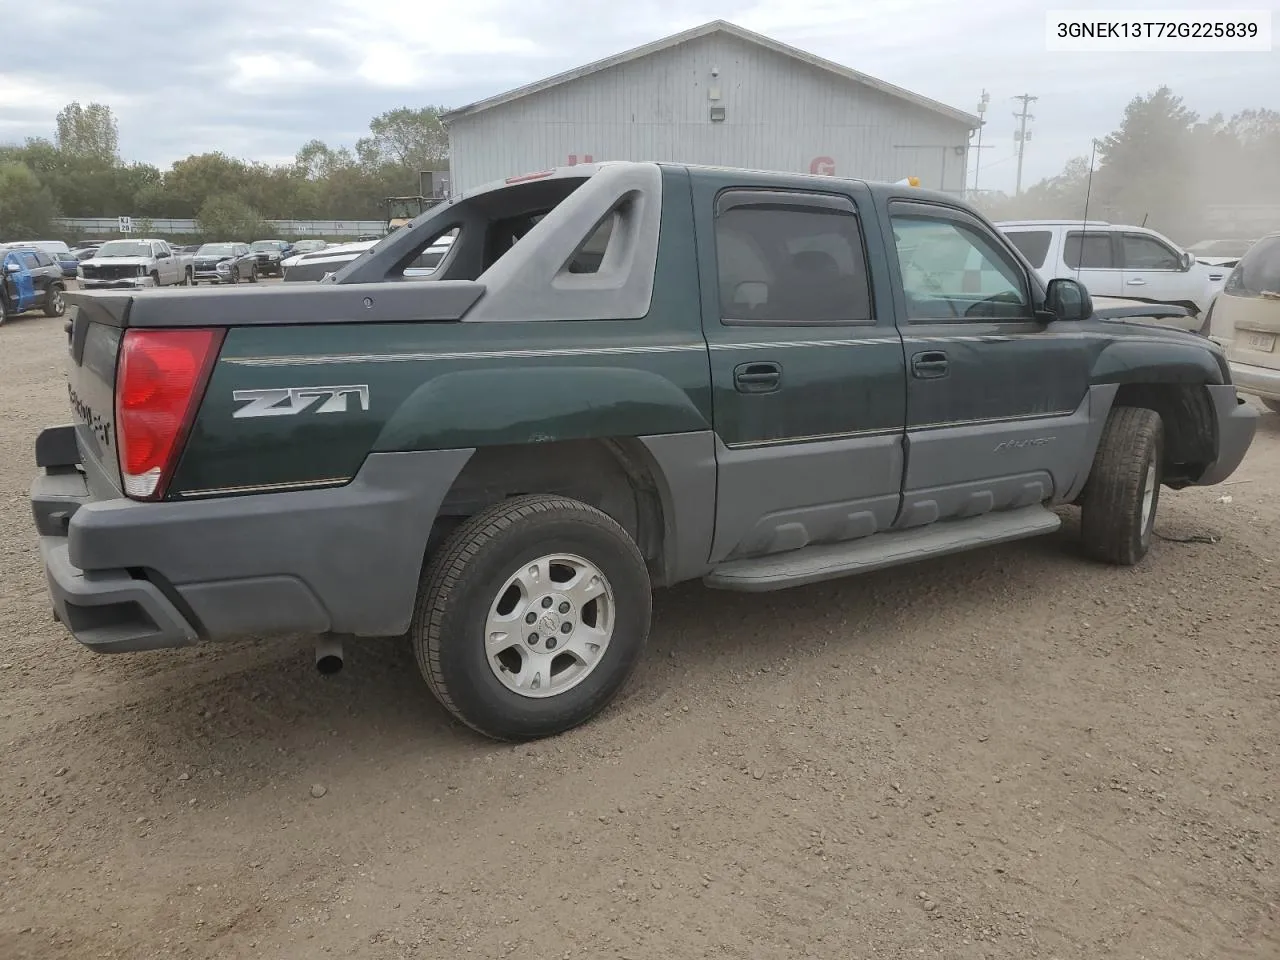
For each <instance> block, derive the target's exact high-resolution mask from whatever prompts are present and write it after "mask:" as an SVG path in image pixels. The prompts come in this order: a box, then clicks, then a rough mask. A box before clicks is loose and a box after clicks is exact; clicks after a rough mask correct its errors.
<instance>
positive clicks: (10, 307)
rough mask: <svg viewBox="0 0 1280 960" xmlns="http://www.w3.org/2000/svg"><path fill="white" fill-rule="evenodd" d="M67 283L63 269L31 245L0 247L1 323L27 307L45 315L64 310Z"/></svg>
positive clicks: (52, 314)
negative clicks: (63, 275) (40, 310)
mask: <svg viewBox="0 0 1280 960" xmlns="http://www.w3.org/2000/svg"><path fill="white" fill-rule="evenodd" d="M65 293H66V283H65V281H64V280H63V277H62V268H61V267H59V266H58V265H57V263H55V262H54V260H53V258H52V257H51V256H50V255H49V254H47V253H45V252H44V251H43V250H37V249H36V248H34V247H9V246H6V247H4V248H2V249H0V324H2V323H4V322H5V320H7V319H8V318H9V317H12V316H15V315H17V314H19V313H25V312H26V311H28V310H35V309H37V308H40V309H43V310H44V313H45V316H47V317H60V316H62V315H63V313H65V312H66V298H65V296H64V295H65Z"/></svg>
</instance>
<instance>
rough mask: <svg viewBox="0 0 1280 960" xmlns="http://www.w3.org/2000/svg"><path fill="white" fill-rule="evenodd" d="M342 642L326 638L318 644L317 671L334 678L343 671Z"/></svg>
mask: <svg viewBox="0 0 1280 960" xmlns="http://www.w3.org/2000/svg"><path fill="white" fill-rule="evenodd" d="M342 662H343V661H342V641H340V640H337V639H335V638H333V637H326V638H324V639H323V640H321V641H320V642H319V643H317V644H316V669H317V670H318V671H320V673H321V674H323V675H324V676H326V677H328V676H332V675H333V674H335V673H337V672H338V671H339V670H341V669H342Z"/></svg>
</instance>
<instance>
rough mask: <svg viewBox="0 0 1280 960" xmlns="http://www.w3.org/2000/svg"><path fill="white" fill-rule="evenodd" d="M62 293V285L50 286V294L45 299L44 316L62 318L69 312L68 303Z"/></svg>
mask: <svg viewBox="0 0 1280 960" xmlns="http://www.w3.org/2000/svg"><path fill="white" fill-rule="evenodd" d="M62 293H63V287H62V284H60V283H54V284H50V286H49V292H48V293H46V294H45V297H44V315H45V316H46V317H60V316H62V315H63V314H64V313H66V312H67V301H66V298H65V297H64V296H63V295H62Z"/></svg>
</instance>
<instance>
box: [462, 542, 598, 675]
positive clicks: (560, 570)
mask: <svg viewBox="0 0 1280 960" xmlns="http://www.w3.org/2000/svg"><path fill="white" fill-rule="evenodd" d="M616 607H617V605H616V603H615V601H614V596H613V587H612V586H611V585H610V583H609V580H608V578H607V577H605V575H604V574H603V573H602V572H601V571H600V569H599V568H598V567H597V566H596V565H595V564H593V563H591V562H590V561H588V560H584V559H583V558H582V557H578V556H574V555H572V554H548V555H547V556H543V557H539V558H538V559H536V560H532V561H530V562H529V563H527V564H525V565H524V566H523V567H522V568H521V569H520V570H518V571H516V573H514V574H512V575H511V577H509V578H508V579H507V582H506V583H504V584H503V585H502V589H501V590H499V591H498V594H497V596H496V597H495V598H494V601H493V603H492V604H490V606H489V614H488V617H487V618H486V620H485V629H484V643H485V659H486V660H487V661H488V663H489V669H490V670H492V671H493V675H494V676H495V677H497V678H498V681H499V682H500V683H501V684H502V685H503V686H504V687H506V688H507V689H508V690H510V691H511V692H512V693H516V694H519V695H520V696H522V697H531V698H535V699H541V698H545V697H554V696H557V695H559V694H561V693H564V692H565V691H567V690H570V689H572V688H573V687H576V686H577V685H578V684H579V683H581V682H582V681H583V680H585V679H586V678H587V677H589V676H590V675H591V673H592V671H594V670H595V668H596V667H597V666H598V665H599V664H600V661H601V660H603V659H604V655H605V651H606V650H607V649H608V647H609V641H610V639H612V637H613V630H614V620H615V614H616Z"/></svg>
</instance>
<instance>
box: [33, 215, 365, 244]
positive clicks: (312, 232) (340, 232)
mask: <svg viewBox="0 0 1280 960" xmlns="http://www.w3.org/2000/svg"><path fill="white" fill-rule="evenodd" d="M53 222H54V224H55V225H56V226H59V227H62V228H64V229H66V230H74V231H75V232H76V233H80V234H84V235H86V236H112V237H118V236H120V222H119V220H117V219H116V218H115V217H61V218H59V219H57V220H54V221H53ZM264 222H265V223H266V224H267V226H268V227H270V228H271V232H273V233H278V234H281V235H284V236H288V237H358V236H361V235H363V234H378V235H379V236H381V234H382V232H383V231H384V230H386V228H387V224H386V221H384V220H267V221H264ZM145 223H149V224H150V230H149V231H148V232H150V233H153V234H158V235H159V236H162V237H172V236H187V235H193V234H198V233H199V232H200V230H199V228H198V227H197V226H196V222H195V221H194V220H184V219H181V218H173V217H151V218H149V219H147V220H146V221H145ZM140 224H144V220H143V218H141V217H135V218H134V220H133V231H134V233H135V234H137V233H138V227H139V225H140ZM244 239H246V240H260V239H262V238H261V237H245V238H244Z"/></svg>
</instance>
